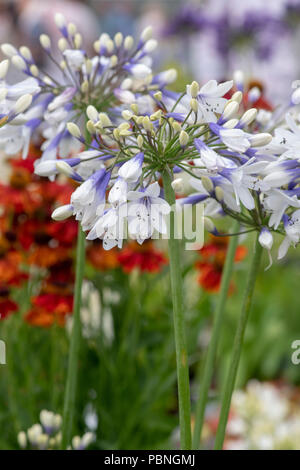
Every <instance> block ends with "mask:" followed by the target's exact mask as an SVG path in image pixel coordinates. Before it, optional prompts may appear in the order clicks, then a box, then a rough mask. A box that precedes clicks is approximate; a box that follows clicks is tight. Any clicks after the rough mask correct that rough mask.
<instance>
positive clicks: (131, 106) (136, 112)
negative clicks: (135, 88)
mask: <svg viewBox="0 0 300 470" xmlns="http://www.w3.org/2000/svg"><path fill="white" fill-rule="evenodd" d="M130 108H131V110H132V112H133V113H134V114H138V112H139V107H138V105H137V104H136V103H131V105H130Z"/></svg>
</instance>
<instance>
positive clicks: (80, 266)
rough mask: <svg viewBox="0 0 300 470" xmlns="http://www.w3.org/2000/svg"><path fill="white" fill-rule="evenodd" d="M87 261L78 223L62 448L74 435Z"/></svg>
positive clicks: (66, 445)
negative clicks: (85, 266)
mask: <svg viewBox="0 0 300 470" xmlns="http://www.w3.org/2000/svg"><path fill="white" fill-rule="evenodd" d="M84 263H85V235H84V233H83V231H82V230H81V227H80V225H78V238H77V248H76V279H75V297H74V311H73V327H72V334H71V343H70V352H69V363H68V373H67V381H66V390H65V400H64V411H63V427H62V449H66V448H67V447H68V445H69V443H70V440H71V436H72V427H73V419H74V411H75V400H76V386H77V373H78V359H79V350H80V338H81V320H80V307H81V294H82V292H81V290H82V289H81V288H82V280H83V274H84Z"/></svg>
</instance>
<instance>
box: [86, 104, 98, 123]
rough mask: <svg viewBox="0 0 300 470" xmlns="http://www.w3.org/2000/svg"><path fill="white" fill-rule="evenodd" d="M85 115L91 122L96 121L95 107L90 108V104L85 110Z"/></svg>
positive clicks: (96, 112)
mask: <svg viewBox="0 0 300 470" xmlns="http://www.w3.org/2000/svg"><path fill="white" fill-rule="evenodd" d="M86 115H87V117H88V118H89V119H91V120H92V121H97V120H98V111H97V109H96V108H95V106H92V105H91V104H90V105H89V106H88V107H87V108H86Z"/></svg>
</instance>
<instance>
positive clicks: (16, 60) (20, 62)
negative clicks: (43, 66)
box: [11, 55, 27, 70]
mask: <svg viewBox="0 0 300 470" xmlns="http://www.w3.org/2000/svg"><path fill="white" fill-rule="evenodd" d="M11 61H12V63H13V64H14V66H15V67H17V69H19V70H26V68H27V66H26V62H25V60H24V59H22V57H20V56H19V55H14V56H13V57H12V59H11Z"/></svg>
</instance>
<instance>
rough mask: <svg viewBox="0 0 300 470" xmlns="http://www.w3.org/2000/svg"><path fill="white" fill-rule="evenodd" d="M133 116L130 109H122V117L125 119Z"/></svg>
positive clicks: (127, 119)
mask: <svg viewBox="0 0 300 470" xmlns="http://www.w3.org/2000/svg"><path fill="white" fill-rule="evenodd" d="M132 116H133V113H132V112H131V111H128V109H125V110H124V111H122V117H123V119H125V120H126V121H130V119H131V118H132Z"/></svg>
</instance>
